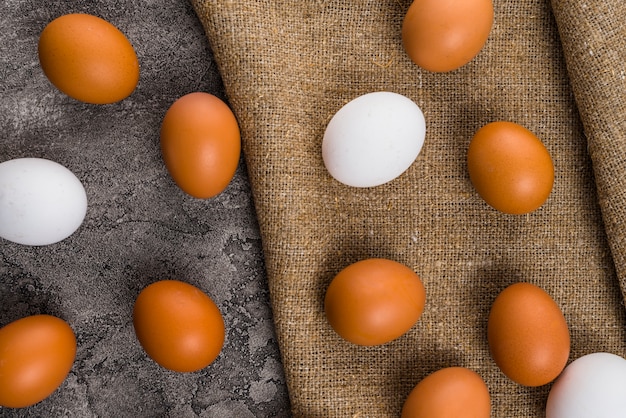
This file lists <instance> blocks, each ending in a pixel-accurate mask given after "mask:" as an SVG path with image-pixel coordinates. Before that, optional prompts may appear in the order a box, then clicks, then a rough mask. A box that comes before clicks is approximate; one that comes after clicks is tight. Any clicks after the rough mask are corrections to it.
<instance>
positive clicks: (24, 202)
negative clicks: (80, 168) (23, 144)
mask: <svg viewBox="0 0 626 418" xmlns="http://www.w3.org/2000/svg"><path fill="white" fill-rule="evenodd" d="M86 212H87V194H86V193H85V189H84V187H83V185H82V183H81V182H80V180H79V179H78V178H77V177H76V176H75V175H74V173H72V172H71V171H70V170H68V169H67V168H65V167H64V166H62V165H61V164H58V163H56V162H54V161H50V160H46V159H43V158H17V159H14V160H9V161H5V162H3V163H0V237H2V238H4V239H6V240H9V241H12V242H16V243H18V244H24V245H49V244H54V243H55V242H59V241H61V240H63V239H65V238H67V237H69V236H70V235H72V234H73V233H74V231H76V230H77V229H78V227H79V226H80V225H81V224H82V222H83V219H84V218H85V214H86Z"/></svg>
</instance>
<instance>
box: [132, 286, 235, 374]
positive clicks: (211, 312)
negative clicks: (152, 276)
mask: <svg viewBox="0 0 626 418" xmlns="http://www.w3.org/2000/svg"><path fill="white" fill-rule="evenodd" d="M133 325H134V327H135V334H136V335H137V339H138V340H139V343H140V344H141V346H142V347H143V349H144V350H145V351H146V353H147V354H148V356H150V358H152V359H153V360H154V361H155V362H157V363H158V364H160V365H161V366H163V367H165V368H167V369H169V370H173V371H176V372H195V371H197V370H200V369H202V368H204V367H207V366H208V365H209V364H211V363H212V362H213V361H214V360H215V359H216V358H217V357H218V356H219V354H220V352H221V350H222V346H223V345H224V339H225V328H224V319H223V318H222V314H221V312H220V310H219V308H218V307H217V305H216V304H215V302H213V300H212V299H211V298H210V297H209V296H208V295H207V294H205V293H204V292H202V290H200V289H198V288H197V287H195V286H193V285H191V284H188V283H185V282H181V281H178V280H162V281H158V282H155V283H152V284H151V285H149V286H148V287H146V288H145V289H143V290H142V291H141V293H140V294H139V296H138V297H137V300H136V301H135V306H134V308H133Z"/></svg>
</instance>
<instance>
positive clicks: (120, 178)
mask: <svg viewBox="0 0 626 418" xmlns="http://www.w3.org/2000/svg"><path fill="white" fill-rule="evenodd" d="M70 12H86V13H91V14H94V15H97V16H100V17H103V18H104V19H106V20H108V21H109V22H111V23H113V24H114V25H115V26H117V27H118V28H119V29H120V30H122V31H123V32H124V33H125V34H126V36H127V37H128V38H129V39H130V41H131V43H132V44H133V45H134V47H135V50H136V52H137V55H138V57H139V61H140V65H141V79H140V82H139V85H138V87H137V89H136V90H135V92H134V93H133V94H132V95H131V96H130V97H129V98H127V99H125V100H123V101H122V102H119V103H116V104H112V105H105V106H96V105H87V104H82V103H79V102H77V101H74V100H72V99H70V98H68V97H66V96H64V95H63V94H62V93H60V92H59V91H57V90H56V89H55V88H54V87H53V86H52V85H51V84H50V83H49V82H48V80H47V79H46V78H45V76H44V74H43V72H42V71H41V69H40V67H39V63H38V59H37V42H38V38H39V34H40V32H41V30H42V29H43V28H44V27H45V25H46V24H47V23H48V22H49V21H51V20H52V19H54V18H55V17H58V16H60V15H62V14H66V13H70ZM0 60H1V64H0V92H1V95H2V100H1V102H0V133H1V134H0V161H5V160H9V159H13V158H19V157H41V158H48V159H51V160H54V161H56V162H58V163H61V164H63V165H64V166H66V167H67V168H69V169H70V170H71V171H73V172H74V173H75V174H76V175H77V176H78V178H79V179H80V180H81V181H82V182H83V185H84V186H85V188H86V191H87V196H88V199H89V207H88V212H87V217H86V219H85V221H84V223H83V225H82V226H81V228H80V229H79V230H78V231H77V232H76V233H75V234H73V235H72V236H71V237H69V238H67V239H66V240H64V241H62V242H60V243H57V244H54V245H50V246H45V247H27V246H22V245H18V244H14V243H10V242H8V241H4V240H1V241H0V326H3V325H5V324H7V323H9V322H11V321H13V320H16V319H19V318H21V317H24V316H27V315H31V314H37V313H47V314H51V315H56V316H59V317H61V318H63V319H65V320H66V321H68V323H69V324H70V325H71V326H72V328H73V329H74V332H75V333H76V336H77V340H78V352H77V357H76V361H75V363H74V367H73V369H72V371H71V373H70V375H69V376H68V378H67V379H66V381H65V382H64V383H63V385H62V386H61V387H60V388H59V389H58V390H57V391H56V392H55V393H54V394H53V395H52V396H51V397H49V398H48V399H46V400H44V401H42V402H40V403H38V404H36V405H34V406H32V407H30V408H25V409H19V410H11V409H7V408H2V407H0V416H2V417H25V416H42V417H43V416H45V417H57V416H68V417H74V416H75V417H93V416H101V417H127V416H128V417H130V416H133V417H157V416H158V417H168V416H169V417H193V416H202V417H238V418H246V417H284V416H288V415H289V412H288V411H289V405H288V398H287V390H286V386H285V381H284V376H283V371H282V367H281V364H280V357H279V352H278V348H277V346H276V341H275V338H274V330H273V325H272V324H273V323H272V316H271V310H270V308H269V302H268V291H267V283H266V276H265V269H264V264H263V257H262V250H261V241H260V236H259V232H258V226H257V223H256V218H255V213H254V208H253V203H252V201H251V197H250V189H249V184H248V180H247V177H246V170H245V166H244V163H243V161H242V163H241V164H240V167H239V170H238V171H237V174H236V176H235V178H234V180H233V182H232V183H231V185H230V186H229V188H228V189H227V190H226V191H225V192H224V193H223V194H221V195H219V196H218V197H216V198H214V199H211V200H198V199H194V198H191V197H190V196H187V195H185V194H184V193H183V192H182V191H180V190H179V189H178V188H177V186H176V185H175V184H174V183H173V181H172V180H171V179H170V177H169V175H168V173H167V172H166V169H165V167H164V165H163V162H162V160H161V155H160V150H159V138H158V131H159V128H160V122H161V119H162V117H163V115H164V113H165V111H166V110H167V108H168V107H169V106H170V104H171V103H172V102H173V101H174V100H176V99H177V98H178V97H180V96H182V95H184V94H186V93H190V92H192V91H208V92H212V93H214V94H216V95H218V96H220V97H222V98H224V93H223V88H222V84H221V79H220V76H219V74H218V72H217V69H216V67H215V64H214V62H213V60H212V55H211V51H210V46H209V45H208V42H207V40H206V38H205V36H204V33H203V30H202V27H201V25H200V23H199V21H198V19H197V17H196V15H195V14H194V12H193V10H192V8H191V6H190V4H188V2H187V1H186V0H176V1H171V0H170V1H165V0H155V1H149V2H145V4H144V2H139V1H122V0H117V1H109V0H101V1H90V2H76V1H60V0H56V1H48V2H39V1H35V0H23V1H22V0H7V1H4V2H0ZM161 279H178V280H183V281H187V282H189V283H192V284H194V285H196V286H198V287H200V288H201V289H202V290H204V291H205V292H206V293H207V294H208V295H209V296H211V298H213V300H214V301H215V302H216V303H217V305H218V306H219V307H220V309H221V311H222V313H223V315H224V317H225V323H226V327H227V336H226V342H225V346H224V349H223V351H222V353H221V354H220V356H219V357H218V359H217V360H216V361H215V362H214V363H213V364H212V365H210V366H209V367H207V368H206V369H204V370H202V371H200V372H197V373H191V374H181V373H175V372H170V371H167V370H165V369H163V368H161V367H159V366H158V365H157V364H156V363H154V362H153V361H152V360H150V359H149V358H147V356H146V355H145V353H144V352H143V350H142V349H141V347H140V345H139V343H138V342H137V340H136V338H135V334H134V331H133V326H132V307H133V303H134V300H135V298H136V296H137V294H138V293H139V291H140V290H141V289H142V288H144V287H145V286H146V285H147V284H149V283H151V282H153V281H156V280H161Z"/></svg>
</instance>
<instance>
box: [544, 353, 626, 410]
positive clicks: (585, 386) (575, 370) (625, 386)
mask: <svg viewBox="0 0 626 418" xmlns="http://www.w3.org/2000/svg"><path fill="white" fill-rule="evenodd" d="M624 416H626V360H625V359H623V358H622V357H620V356H617V355H615V354H610V353H593V354H588V355H586V356H583V357H580V358H578V359H576V360H574V361H573V362H572V363H571V364H570V365H569V366H567V367H566V368H565V370H563V372H562V373H561V375H560V376H559V377H558V378H557V380H555V382H554V384H553V385H552V388H551V389H550V394H549V395H548V402H547V405H546V418H589V417H594V418H623V417H624Z"/></svg>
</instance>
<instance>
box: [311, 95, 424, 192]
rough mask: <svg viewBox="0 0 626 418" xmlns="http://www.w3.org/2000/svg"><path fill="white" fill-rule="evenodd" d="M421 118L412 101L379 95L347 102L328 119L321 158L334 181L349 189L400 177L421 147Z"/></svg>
mask: <svg viewBox="0 0 626 418" xmlns="http://www.w3.org/2000/svg"><path fill="white" fill-rule="evenodd" d="M425 135H426V122H425V120H424V114H423V113H422V110H421V109H420V108H419V106H418V105H417V104H415V103H414V102H413V101H412V100H411V99H409V98H408V97H405V96H403V95H401V94H398V93H393V92H386V91H379V92H373V93H368V94H364V95H362V96H359V97H357V98H356V99H354V100H352V101H350V102H348V103H347V104H346V105H345V106H343V107H342V108H341V109H339V111H338V112H337V113H336V114H335V115H334V116H333V117H332V119H331V120H330V122H329V123H328V126H327V127H326V131H325V133H324V138H323V141H322V158H323V160H324V165H325V166H326V169H327V170H328V172H329V173H330V175H331V176H332V177H334V178H335V179H336V180H338V181H339V182H341V183H343V184H346V185H348V186H353V187H374V186H379V185H381V184H384V183H387V182H389V181H391V180H393V179H395V178H396V177H398V176H400V175H401V174H402V173H404V172H405V171H406V170H407V169H408V168H409V167H410V166H411V164H413V162H414V161H415V159H416V158H417V156H418V155H419V153H420V151H421V149H422V146H423V145H424V137H425Z"/></svg>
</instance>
